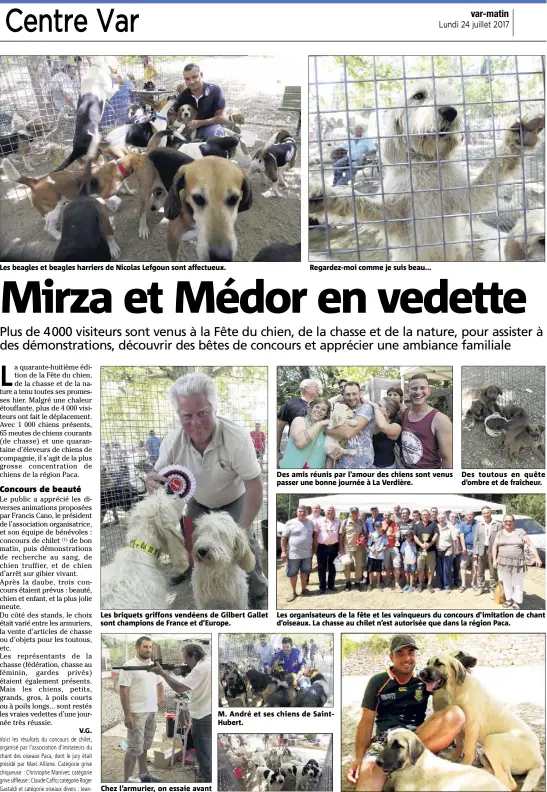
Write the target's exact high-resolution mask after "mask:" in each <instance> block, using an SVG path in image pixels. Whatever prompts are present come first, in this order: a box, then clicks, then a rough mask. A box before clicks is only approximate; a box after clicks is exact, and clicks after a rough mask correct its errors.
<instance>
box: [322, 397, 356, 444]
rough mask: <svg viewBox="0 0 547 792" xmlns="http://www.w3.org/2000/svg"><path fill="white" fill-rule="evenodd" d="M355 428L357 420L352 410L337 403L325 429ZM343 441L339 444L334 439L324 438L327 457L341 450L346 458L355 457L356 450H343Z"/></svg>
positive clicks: (341, 403)
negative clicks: (338, 427) (345, 426)
mask: <svg viewBox="0 0 547 792" xmlns="http://www.w3.org/2000/svg"><path fill="white" fill-rule="evenodd" d="M344 425H347V426H357V419H356V418H355V411H354V410H352V409H351V408H350V407H348V406H347V404H344V403H343V402H339V403H337V404H335V406H334V409H333V411H332V412H331V414H330V423H329V424H327V429H336V427H337V426H344ZM344 442H345V441H344V440H343V441H342V442H339V441H338V440H336V438H334V437H328V436H325V451H326V453H327V456H332V453H333V451H335V450H336V449H341V450H342V453H343V454H346V455H347V456H355V454H356V453H357V449H356V448H348V449H346V448H344Z"/></svg>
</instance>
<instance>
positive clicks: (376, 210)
mask: <svg viewBox="0 0 547 792" xmlns="http://www.w3.org/2000/svg"><path fill="white" fill-rule="evenodd" d="M544 71H545V64H544V58H543V56H531V55H530V56H426V55H423V56H389V57H387V56H339V57H338V56H314V57H312V58H311V59H310V85H309V112H310V124H309V136H310V143H309V177H310V199H311V200H310V212H311V225H310V232H309V242H310V253H312V254H313V257H314V258H315V257H318V258H321V257H329V258H332V259H334V260H347V261H368V262H371V265H370V266H371V268H374V267H375V264H374V262H380V261H499V260H507V261H510V260H544V258H545V255H544V246H545V223H544V206H545V187H544V180H545V146H544V139H543V135H542V130H543V126H544V112H545V110H544V104H545V103H544Z"/></svg>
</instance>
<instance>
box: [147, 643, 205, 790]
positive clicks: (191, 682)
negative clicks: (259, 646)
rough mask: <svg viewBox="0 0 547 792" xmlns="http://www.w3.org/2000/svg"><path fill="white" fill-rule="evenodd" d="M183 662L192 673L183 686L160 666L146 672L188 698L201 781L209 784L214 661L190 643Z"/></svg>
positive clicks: (184, 653)
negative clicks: (159, 678)
mask: <svg viewBox="0 0 547 792" xmlns="http://www.w3.org/2000/svg"><path fill="white" fill-rule="evenodd" d="M183 662H184V663H185V664H186V665H188V666H189V667H190V673H189V674H188V676H185V677H184V682H181V681H180V680H179V679H177V678H176V677H174V676H173V675H172V674H170V673H169V672H168V671H165V670H164V669H163V668H162V667H161V665H160V663H156V664H155V665H154V664H152V665H151V666H150V668H148V669H147V671H152V672H153V673H154V674H157V675H158V676H160V677H161V678H162V680H163V681H164V682H166V684H168V685H169V687H170V688H171V689H172V690H174V691H175V693H179V694H180V693H187V694H188V703H189V712H190V717H191V718H192V738H193V740H194V746H195V748H196V756H197V760H198V764H199V772H200V776H201V778H200V779H199V781H200V783H206V784H210V783H211V781H212V772H213V764H212V761H213V759H212V757H213V751H212V748H213V738H212V726H213V724H212V714H211V700H212V699H211V661H210V659H209V658H208V657H207V656H206V654H205V652H204V650H203V648H202V647H201V646H200V645H199V644H194V643H189V644H186V646H185V647H184V649H183Z"/></svg>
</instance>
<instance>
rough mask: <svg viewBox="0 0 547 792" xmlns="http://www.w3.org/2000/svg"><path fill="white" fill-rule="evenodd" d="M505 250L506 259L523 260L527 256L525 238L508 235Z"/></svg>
mask: <svg viewBox="0 0 547 792" xmlns="http://www.w3.org/2000/svg"><path fill="white" fill-rule="evenodd" d="M503 250H504V253H505V260H506V261H523V260H524V258H525V251H524V238H523V237H511V236H510V237H507V239H506V240H505V247H504V249H503Z"/></svg>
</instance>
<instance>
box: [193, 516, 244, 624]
mask: <svg viewBox="0 0 547 792" xmlns="http://www.w3.org/2000/svg"><path fill="white" fill-rule="evenodd" d="M192 545H193V547H192V555H193V559H194V571H193V574H192V589H193V591H194V599H195V603H196V608H197V609H198V610H213V609H215V608H233V609H234V610H246V609H247V608H248V607H249V606H248V597H249V586H248V583H247V574H248V573H249V572H252V571H253V569H254V568H255V563H256V560H255V557H254V555H253V552H252V550H251V547H250V545H249V540H248V539H247V535H246V533H245V531H244V530H243V529H242V528H240V527H239V525H238V524H237V523H236V522H235V521H234V520H233V519H232V518H231V517H230V515H229V514H228V512H213V513H211V514H204V515H203V516H202V517H199V518H198V519H197V520H196V521H195V523H194V531H193V534H192Z"/></svg>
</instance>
